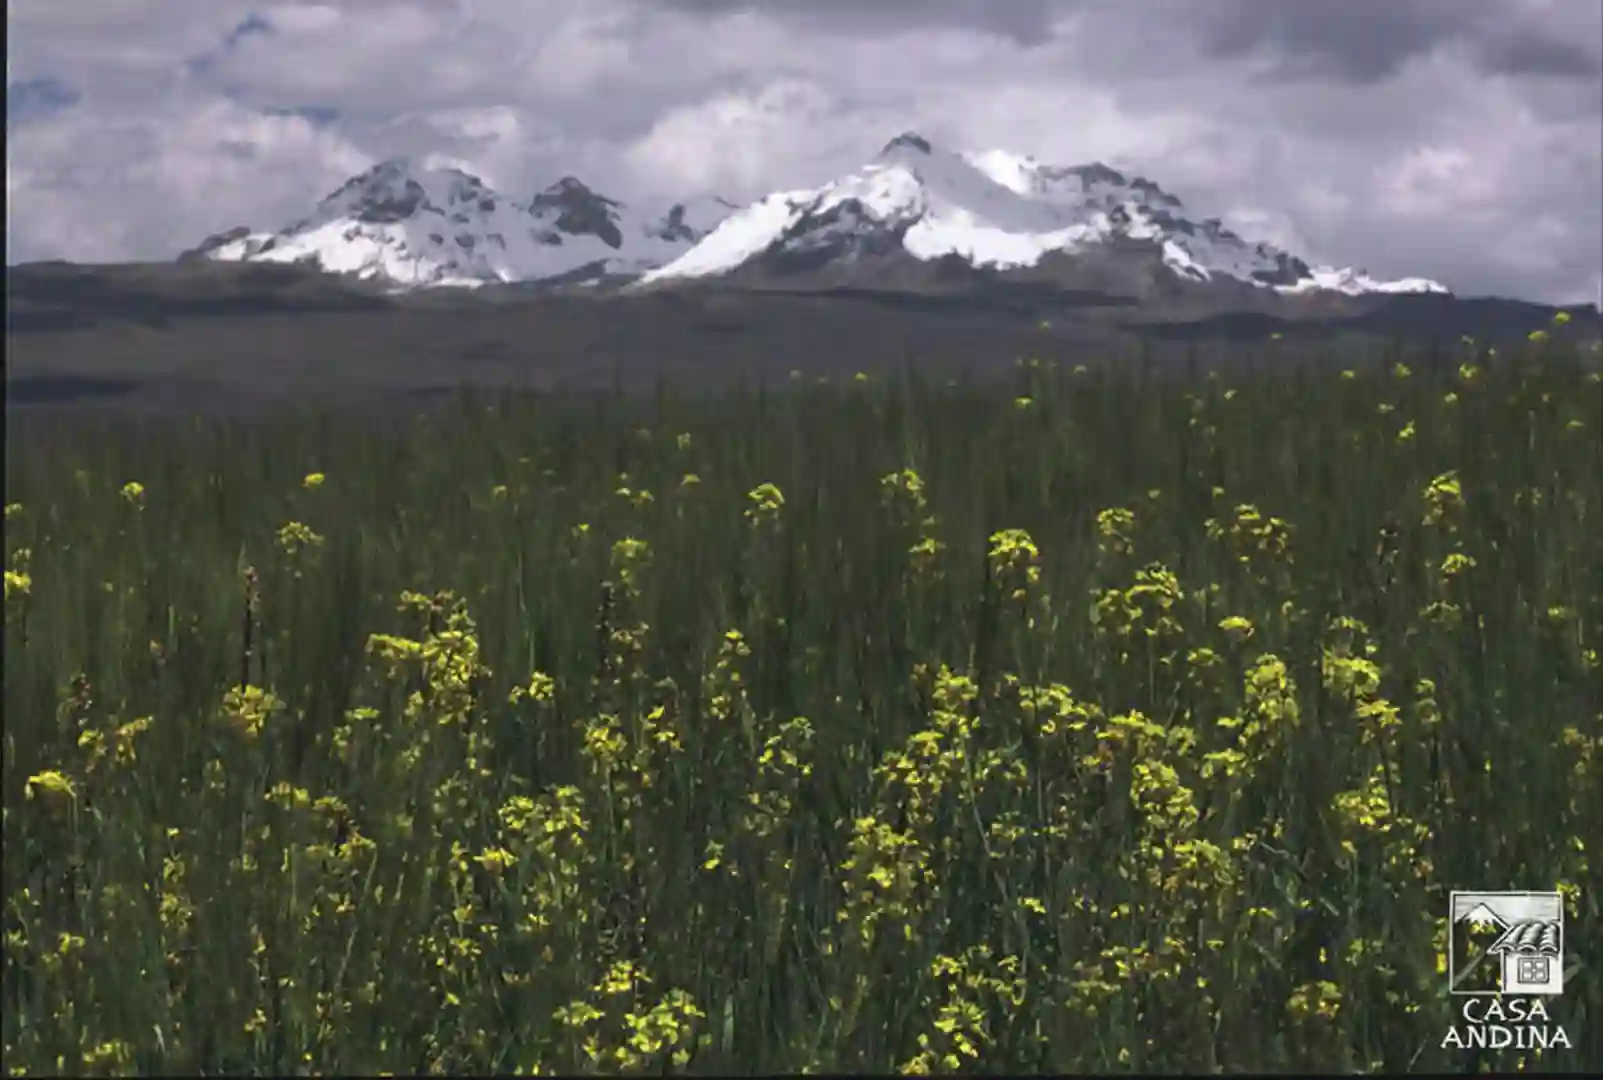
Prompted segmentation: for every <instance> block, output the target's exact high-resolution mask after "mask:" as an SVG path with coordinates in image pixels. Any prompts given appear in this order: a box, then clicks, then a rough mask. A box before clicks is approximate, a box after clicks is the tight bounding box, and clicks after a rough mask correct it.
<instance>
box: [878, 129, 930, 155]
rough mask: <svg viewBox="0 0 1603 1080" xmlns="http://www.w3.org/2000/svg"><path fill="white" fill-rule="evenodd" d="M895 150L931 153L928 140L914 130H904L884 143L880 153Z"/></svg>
mask: <svg viewBox="0 0 1603 1080" xmlns="http://www.w3.org/2000/svg"><path fill="white" fill-rule="evenodd" d="M897 150H912V151H915V152H917V153H920V154H928V153H932V152H933V150H932V148H931V147H930V141H929V140H928V139H926V138H924V136H922V135H920V134H919V133H918V132H916V131H904V132H902V133H901V134H900V135H898V136H896V138H894V139H892V140H891V141H890V142H888V143H886V144H885V149H883V150H881V151H880V153H881V154H889V153H893V152H894V151H897Z"/></svg>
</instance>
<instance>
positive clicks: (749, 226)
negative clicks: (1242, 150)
mask: <svg viewBox="0 0 1603 1080" xmlns="http://www.w3.org/2000/svg"><path fill="white" fill-rule="evenodd" d="M887 260H890V261H887ZM953 260H955V261H956V262H958V263H964V264H967V265H968V266H969V267H970V268H972V269H973V270H974V271H984V272H987V273H996V274H1006V273H1015V272H1016V273H1018V274H1020V275H1022V276H1023V277H1028V278H1031V279H1032V280H1038V279H1040V278H1042V277H1046V278H1049V279H1051V280H1059V281H1064V282H1077V281H1082V280H1087V279H1089V280H1092V281H1096V282H1098V283H1099V287H1106V288H1109V289H1115V291H1116V289H1126V288H1128V289H1134V290H1135V291H1136V292H1137V293H1141V294H1142V295H1144V294H1145V293H1144V291H1143V290H1147V291H1150V290H1151V289H1152V288H1164V287H1168V285H1166V284H1161V282H1164V281H1166V280H1168V281H1172V282H1173V284H1174V287H1179V286H1181V285H1182V284H1185V283H1189V284H1190V285H1193V286H1197V287H1215V288H1225V289H1232V288H1238V287H1240V286H1241V285H1247V286H1253V287H1260V288H1265V289H1273V290H1275V291H1277V292H1288V293H1297V292H1308V291H1315V290H1334V291H1337V292H1343V293H1348V294H1352V295H1355V294H1359V293H1371V292H1445V291H1446V290H1445V289H1443V288H1442V286H1440V285H1437V284H1435V283H1434V282H1424V281H1420V280H1419V279H1407V280H1405V281H1398V282H1382V281H1376V280H1374V279H1371V278H1369V277H1368V275H1365V274H1363V273H1362V272H1356V273H1355V272H1353V271H1350V270H1349V271H1343V270H1337V269H1333V268H1331V267H1324V266H1319V267H1314V266H1310V265H1309V264H1308V263H1305V262H1304V261H1303V260H1301V259H1299V258H1297V257H1295V256H1293V255H1291V254H1289V253H1287V252H1284V251H1281V250H1279V249H1278V248H1275V247H1274V246H1273V245H1270V244H1264V243H1258V244H1252V243H1249V242H1247V241H1246V240H1244V239H1242V238H1241V237H1239V236H1237V235H1236V234H1235V233H1233V232H1231V231H1230V230H1229V229H1227V228H1225V227H1224V226H1223V224H1222V223H1221V222H1219V221H1218V220H1217V219H1201V220H1195V219H1191V218H1190V217H1188V216H1187V215H1186V214H1185V213H1184V212H1183V207H1182V204H1181V202H1180V200H1179V199H1178V198H1177V197H1175V196H1173V195H1171V194H1169V193H1168V192H1166V191H1164V190H1163V189H1162V188H1161V187H1159V186H1158V185H1157V184H1156V183H1155V182H1153V181H1151V180H1148V179H1147V178H1146V177H1142V176H1127V175H1125V174H1124V173H1122V172H1120V171H1119V170H1117V169H1114V168H1112V167H1111V166H1109V165H1107V164H1105V163H1103V162H1100V161H1092V162H1089V163H1087V164H1083V165H1074V166H1069V167H1059V166H1051V165H1046V164H1043V163H1041V162H1038V161H1037V160H1036V159H1034V158H1033V157H1029V156H1027V155H1019V154H1014V153H1009V152H1007V151H1003V150H990V151H984V152H977V153H948V152H945V151H944V150H943V151H939V152H938V151H935V150H934V149H933V148H932V147H931V145H930V142H929V140H927V139H925V138H924V137H923V136H922V135H920V134H919V133H918V132H916V131H907V132H904V133H902V134H901V135H898V136H897V137H896V138H894V139H892V140H891V141H890V142H889V143H887V144H886V146H885V148H884V150H883V151H881V153H880V155H879V156H878V157H877V158H875V159H874V160H873V161H871V162H869V163H868V164H867V165H865V166H864V167H862V168H860V169H858V170H857V171H855V172H852V173H849V174H846V175H844V176H841V177H838V178H837V179H835V180H834V181H832V182H830V183H828V184H825V185H823V186H822V187H819V188H816V189H813V190H811V191H800V192H777V193H775V194H774V195H770V196H769V197H767V198H765V199H763V200H760V201H759V202H756V203H753V204H752V205H751V206H749V207H747V208H746V209H745V210H742V211H739V212H737V213H735V214H733V215H731V216H730V217H729V218H728V220H726V221H725V222H724V224H723V225H722V226H720V227H719V229H718V230H717V231H716V233H714V234H713V235H712V236H709V237H708V238H707V240H705V241H704V242H703V243H701V244H699V245H697V247H696V248H695V249H693V250H692V251H691V252H688V253H686V254H685V255H684V256H683V257H681V258H680V259H679V260H677V261H676V262H675V263H672V264H670V265H668V266H665V267H663V268H661V269H660V270H655V271H652V272H651V273H649V274H648V275H647V280H648V281H653V280H661V279H669V278H688V277H706V276H717V275H722V274H726V273H730V272H733V271H736V270H738V271H740V273H741V275H742V276H743V277H753V276H755V277H758V278H770V277H793V276H795V275H797V274H801V275H812V276H813V277H816V278H819V279H820V280H830V281H851V280H855V279H856V278H859V277H861V276H863V275H872V276H875V277H877V278H884V277H886V276H887V275H903V276H907V275H912V279H918V278H919V276H920V275H925V276H927V275H928V274H929V273H934V272H935V271H936V270H938V269H939V268H940V267H941V266H943V265H947V264H949V263H952V262H953ZM919 264H924V269H922V270H920V269H919V268H918V267H919ZM1115 282H1121V283H1122V284H1119V285H1117V287H1116V288H1115V284H1114V283H1115ZM1076 287H1079V286H1076Z"/></svg>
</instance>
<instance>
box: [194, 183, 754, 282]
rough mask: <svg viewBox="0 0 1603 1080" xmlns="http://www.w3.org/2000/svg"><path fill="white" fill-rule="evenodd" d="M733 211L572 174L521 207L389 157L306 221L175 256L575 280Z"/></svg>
mask: <svg viewBox="0 0 1603 1080" xmlns="http://www.w3.org/2000/svg"><path fill="white" fill-rule="evenodd" d="M734 209H735V206H734V205H733V204H731V203H726V202H723V201H722V200H720V199H715V198H702V199H697V200H692V201H689V202H684V203H678V204H675V205H674V206H673V207H672V208H670V209H669V210H668V212H667V213H666V214H664V215H661V216H656V217H654V216H651V215H647V214H640V213H637V212H635V211H634V210H633V209H632V208H630V207H628V206H625V205H624V204H622V203H620V202H617V201H616V200H613V199H609V198H607V197H606V196H604V195H600V194H598V193H596V192H594V191H592V190H591V189H590V188H588V187H586V186H585V185H584V184H583V183H581V182H580V181H578V180H576V179H574V178H573V177H571V176H569V177H564V178H563V179H561V180H559V181H557V182H556V183H555V184H552V185H551V186H550V187H548V188H546V189H545V190H544V191H541V192H539V193H537V194H536V195H535V196H534V197H533V198H531V199H529V200H528V201H527V202H520V201H518V200H515V199H510V198H507V197H506V196H504V195H502V194H499V193H497V192H496V191H494V190H493V189H491V188H490V187H489V186H488V185H487V184H485V183H484V181H482V180H480V179H479V178H478V177H476V176H473V175H472V174H471V173H468V172H464V171H463V170H461V169H458V168H454V167H444V168H439V167H430V166H428V165H425V164H423V163H420V162H418V161H417V160H415V159H411V158H395V159H391V160H389V161H384V162H381V163H379V164H378V165H375V166H373V167H372V168H371V169H368V170H367V171H366V172H363V173H361V174H359V175H357V176H353V177H351V179H349V180H347V181H346V182H345V184H344V185H343V186H341V187H340V188H339V190H337V191H335V192H334V193H333V194H331V195H329V196H328V197H327V198H325V199H323V200H322V201H321V202H320V203H318V204H317V207H316V209H315V210H314V211H313V212H312V214H311V215H310V216H308V217H307V218H305V219H304V220H301V221H298V222H296V223H294V224H292V225H289V226H287V227H286V228H284V229H282V230H280V231H278V232H276V233H256V232H252V231H250V230H249V229H248V228H238V229H234V230H231V231H229V232H226V233H220V234H217V235H215V236H211V237H208V238H207V239H206V240H205V242H203V243H202V244H201V245H200V246H199V247H197V248H195V249H194V250H192V251H189V252H185V253H184V255H183V256H180V258H185V259H194V258H210V259H217V260H238V261H248V262H285V263H290V262H309V263H313V264H315V265H317V266H318V267H320V268H322V269H324V270H327V271H333V272H339V273H351V274H355V275H357V276H358V277H361V278H370V279H379V280H381V281H385V282H388V283H393V284H395V285H398V286H402V287H412V286H429V285H467V286H476V285H482V284H486V283H491V282H511V281H564V280H566V281H583V280H593V279H597V278H600V277H602V276H607V275H620V276H635V275H638V274H641V273H643V272H644V271H646V270H649V269H652V268H654V267H658V266H662V265H663V264H665V263H667V262H670V261H672V260H673V259H674V258H676V257H678V256H679V255H682V254H684V253H685V252H687V251H689V250H690V249H691V248H692V247H694V245H695V244H696V242H697V241H699V240H701V239H702V238H703V237H705V236H706V235H707V234H708V232H710V231H711V230H712V229H713V228H714V227H715V226H716V225H718V224H719V222H720V221H721V220H722V219H723V217H724V216H725V215H727V214H728V213H730V212H731V211H733V210H734Z"/></svg>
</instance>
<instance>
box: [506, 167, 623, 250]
mask: <svg viewBox="0 0 1603 1080" xmlns="http://www.w3.org/2000/svg"><path fill="white" fill-rule="evenodd" d="M622 206H623V204H622V203H619V202H616V201H614V200H612V199H609V198H607V197H606V196H605V195H598V194H596V193H595V192H594V191H592V190H590V188H588V187H586V186H585V184H584V183H583V182H582V181H580V180H578V179H577V178H576V177H572V176H564V177H563V178H562V179H561V180H558V181H557V182H556V183H554V184H552V185H551V186H550V187H548V188H546V189H545V190H544V191H542V192H541V193H540V194H538V195H536V196H535V197H534V198H533V199H531V200H530V202H529V208H530V210H531V211H533V212H534V213H535V214H537V215H538V214H541V213H555V214H556V221H554V222H553V223H552V224H553V226H554V227H555V228H556V230H557V231H558V232H562V233H567V234H569V235H571V236H594V237H596V238H597V239H599V240H600V241H601V242H602V243H604V244H606V245H607V246H608V247H610V248H613V249H617V248H620V247H622V246H623V233H622V232H621V231H620V230H619V228H618V218H619V213H618V211H619V210H620V209H621V208H622Z"/></svg>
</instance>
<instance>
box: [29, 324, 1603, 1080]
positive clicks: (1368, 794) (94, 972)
mask: <svg viewBox="0 0 1603 1080" xmlns="http://www.w3.org/2000/svg"><path fill="white" fill-rule="evenodd" d="M1460 360H1463V361H1465V362H1466V363H1470V364H1473V365H1474V366H1473V368H1472V367H1466V368H1464V369H1462V370H1460V368H1459V366H1458V365H1459V362H1460ZM1072 364H1073V361H1072V360H1071V361H1068V362H1066V363H1063V364H1056V363H1034V364H1025V365H1021V367H1020V369H1019V371H1018V373H1017V379H1016V385H1015V386H1013V387H1010V388H1006V389H1003V390H999V389H996V388H994V387H993V388H989V389H987V388H985V387H980V386H968V385H961V386H954V385H949V384H946V383H944V382H939V381H932V380H924V379H919V378H917V377H916V376H914V375H912V374H904V375H903V376H901V377H899V378H895V379H888V380H884V379H881V378H879V377H878V376H876V377H874V378H871V379H867V380H862V381H856V380H849V381H847V382H845V383H843V384H838V385H815V384H813V383H811V382H810V381H805V380H804V381H799V382H798V383H797V384H796V385H793V386H789V387H785V388H783V389H781V390H770V391H766V392H758V391H746V392H743V393H741V394H738V395H730V396H723V397H717V398H710V397H700V398H694V399H690V398H685V399H679V398H675V397H674V396H673V395H671V394H670V393H668V392H666V391H665V392H663V393H661V394H659V395H658V396H657V398H656V399H655V400H647V401H632V400H625V399H611V398H596V399H593V400H588V401H572V400H569V401H557V400H539V399H524V398H520V399H508V400H506V401H501V402H494V403H489V404H486V403H485V402H484V401H477V402H475V401H472V400H465V401H464V402H463V404H462V405H461V406H460V407H458V408H456V409H455V410H453V411H452V412H450V413H449V414H443V415H442V414H436V415H431V416H428V417H422V418H419V419H417V420H415V421H412V422H410V423H407V424H397V425H394V426H392V427H391V428H388V429H386V428H384V427H381V426H379V425H378V424H376V423H374V422H362V423H357V422H354V421H347V420H342V419H341V418H339V417H336V416H326V417H315V416H309V417H304V418H300V419H296V420H283V421H276V422H270V423H254V424H222V423H216V424H212V423H205V422H201V421H196V422H194V423H192V424H188V423H186V424H177V425H172V426H170V427H169V428H167V429H158V428H154V427H149V426H143V427H135V426H100V427H96V428H88V427H84V426H76V427H75V426H71V425H68V426H63V427H61V428H59V429H52V428H50V427H49V426H48V425H46V426H44V427H41V428H39V429H37V430H34V431H32V432H31V433H30V438H29V441H28V442H27V443H25V444H21V443H16V444H13V446H12V448H11V451H10V453H9V454H8V455H7V493H6V501H7V503H8V508H7V510H6V565H7V568H8V575H7V586H6V593H7V596H6V608H5V610H6V624H5V657H4V664H5V716H6V724H5V743H4V745H5V754H4V777H3V782H4V789H5V792H4V793H5V823H4V834H5V836H4V838H5V867H4V878H5V886H4V887H5V912H4V926H5V935H6V936H5V949H6V959H5V973H4V986H3V995H4V996H3V1001H0V1011H3V1015H4V1021H3V1023H4V1044H5V1047H4V1049H5V1060H6V1063H7V1066H8V1068H10V1069H11V1070H13V1071H14V1072H17V1073H36V1072H38V1073H49V1072H65V1073H82V1072H85V1071H94V1072H119V1071H120V1072H138V1073H169V1074H171V1073H184V1072H201V1071H204V1072H209V1073H218V1072H232V1073H239V1072H278V1073H304V1072H325V1073H326V1072H346V1073H350V1072H374V1071H393V1072H398V1073H408V1072H435V1071H437V1072H446V1071H502V1072H509V1071H513V1070H524V1071H527V1070H529V1069H531V1068H535V1067H539V1068H542V1069H545V1070H553V1069H554V1070H559V1071H575V1070H580V1071H589V1070H596V1071H602V1072H617V1071H648V1072H655V1071H660V1070H663V1069H670V1070H673V1071H688V1072H712V1073H734V1072H749V1071H757V1072H767V1073H775V1072H796V1071H803V1070H851V1071H869V1072H881V1071H890V1070H895V1069H898V1068H904V1067H906V1068H910V1069H912V1070H916V1071H925V1072H932V1071H935V1072H940V1071H951V1070H952V1069H954V1068H957V1067H963V1068H974V1069H980V1070H984V1071H988V1072H992V1073H998V1072H1014V1071H1060V1072H1080V1071H1104V1072H1109V1071H1111V1072H1124V1071H1139V1072H1175V1071H1271V1070H1293V1069H1295V1070H1319V1071H1350V1070H1378V1069H1385V1070H1388V1071H1393V1070H1409V1069H1414V1070H1433V1071H1459V1070H1462V1069H1466V1068H1476V1067H1481V1068H1491V1067H1497V1068H1515V1067H1524V1068H1527V1069H1536V1070H1544V1069H1545V1070H1553V1069H1560V1070H1565V1069H1567V1070H1583V1069H1584V1068H1585V1067H1586V1066H1588V1065H1590V1066H1593V1067H1597V1066H1599V1065H1600V1064H1603V1023H1600V1021H1603V981H1600V978H1599V972H1598V971H1596V970H1594V969H1593V968H1590V967H1588V968H1583V969H1582V970H1581V971H1580V972H1579V973H1577V974H1575V975H1574V976H1573V977H1572V979H1571V981H1570V983H1569V986H1568V988H1567V990H1566V993H1565V994H1564V996H1563V997H1562V998H1560V999H1558V1000H1557V1001H1556V1002H1555V1003H1554V1004H1553V1006H1552V1009H1551V1011H1552V1013H1553V1018H1554V1021H1555V1022H1556V1023H1560V1024H1562V1025H1563V1026H1564V1027H1565V1029H1566V1034H1567V1036H1568V1038H1569V1040H1570V1041H1571V1044H1572V1046H1571V1048H1569V1049H1558V1050H1552V1051H1549V1052H1548V1053H1547V1054H1545V1055H1536V1054H1533V1053H1527V1054H1518V1053H1514V1052H1506V1053H1501V1054H1494V1053H1490V1052H1483V1053H1481V1054H1480V1056H1478V1057H1477V1056H1473V1055H1471V1054H1468V1053H1465V1052H1462V1051H1458V1050H1452V1049H1443V1048H1442V1046H1441V1042H1442V1039H1443V1036H1444V1035H1445V1034H1446V1032H1447V1029H1448V1028H1449V1026H1451V1024H1452V1023H1453V1022H1454V1020H1455V1019H1456V1012H1455V1009H1454V1006H1453V1005H1452V1003H1451V1002H1450V1001H1449V999H1448V997H1447V994H1446V989H1447V985H1446V976H1445V974H1444V973H1443V970H1442V967H1443V963H1444V952H1445V949H1446V940H1447V939H1446V915H1447V907H1448V904H1447V893H1448V890H1449V889H1453V888H1460V889H1498V888H1528V889H1549V888H1553V887H1554V886H1555V885H1558V886H1560V887H1561V888H1562V889H1563V890H1564V891H1565V893H1566V899H1567V915H1568V924H1567V925H1568V934H1569V941H1568V946H1569V953H1570V956H1571V958H1572V960H1573V959H1574V958H1585V957H1587V956H1589V955H1591V956H1595V955H1597V953H1596V947H1595V943H1596V942H1597V941H1598V940H1599V939H1598V936H1597V935H1598V930H1597V928H1598V926H1599V925H1600V922H1603V864H1600V863H1599V860H1598V856H1597V848H1598V843H1599V840H1600V839H1603V754H1600V752H1599V747H1600V743H1603V662H1600V649H1603V641H1600V639H1603V484H1600V481H1599V478H1600V477H1603V437H1600V432H1603V386H1600V385H1599V381H1598V378H1599V377H1598V375H1597V374H1596V368H1597V365H1596V362H1595V359H1593V358H1592V357H1590V356H1586V357H1583V358H1581V359H1580V361H1579V362H1578V361H1577V359H1576V357H1575V356H1574V355H1573V354H1565V353H1561V352H1560V351H1558V350H1554V349H1550V348H1547V347H1544V346H1542V345H1540V344H1533V345H1531V346H1530V347H1529V348H1527V349H1524V350H1521V351H1520V352H1519V354H1518V355H1510V356H1505V357H1490V356H1479V357H1475V356H1473V355H1472V354H1471V352H1470V351H1466V353H1465V355H1464V356H1463V357H1459V358H1454V359H1453V360H1452V361H1451V362H1450V363H1448V364H1445V365H1431V366H1430V367H1431V370H1426V369H1425V368H1426V365H1421V366H1420V368H1419V369H1418V370H1415V371H1413V372H1406V371H1403V370H1391V369H1388V368H1386V367H1385V366H1382V365H1379V364H1368V365H1365V366H1363V367H1362V368H1361V369H1360V370H1359V371H1357V372H1355V373H1352V374H1351V376H1350V377H1347V376H1344V375H1343V374H1341V373H1340V372H1338V371H1335V370H1320V369H1319V368H1317V367H1316V366H1313V365H1306V364H1303V365H1298V366H1297V367H1296V368H1295V369H1294V371H1293V373H1291V374H1286V375H1283V376H1280V377H1275V376H1273V375H1270V374H1266V373H1263V372H1259V373H1257V374H1248V375H1242V374H1239V373H1238V374H1234V375H1232V374H1221V375H1215V376H1213V377H1198V378H1196V379H1191V380H1187V379H1178V378H1164V379H1157V378H1152V377H1148V376H1145V375H1143V374H1142V373H1140V372H1139V371H1127V370H1121V369H1119V368H1116V367H1098V368H1096V369H1094V370H1083V369H1079V370H1077V369H1075V368H1074V367H1073V366H1071V365H1072ZM1405 433H1406V434H1405ZM313 473H317V474H322V475H323V477H324V479H323V480H322V482H321V483H316V482H310V483H309V482H308V481H307V480H306V479H305V478H306V477H307V476H308V474H313ZM130 483H133V484H135V485H137V486H134V487H127V486H125V485H128V484H130ZM403 594H404V595H403ZM1588 943H1591V947H1590V952H1589V951H1588Z"/></svg>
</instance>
